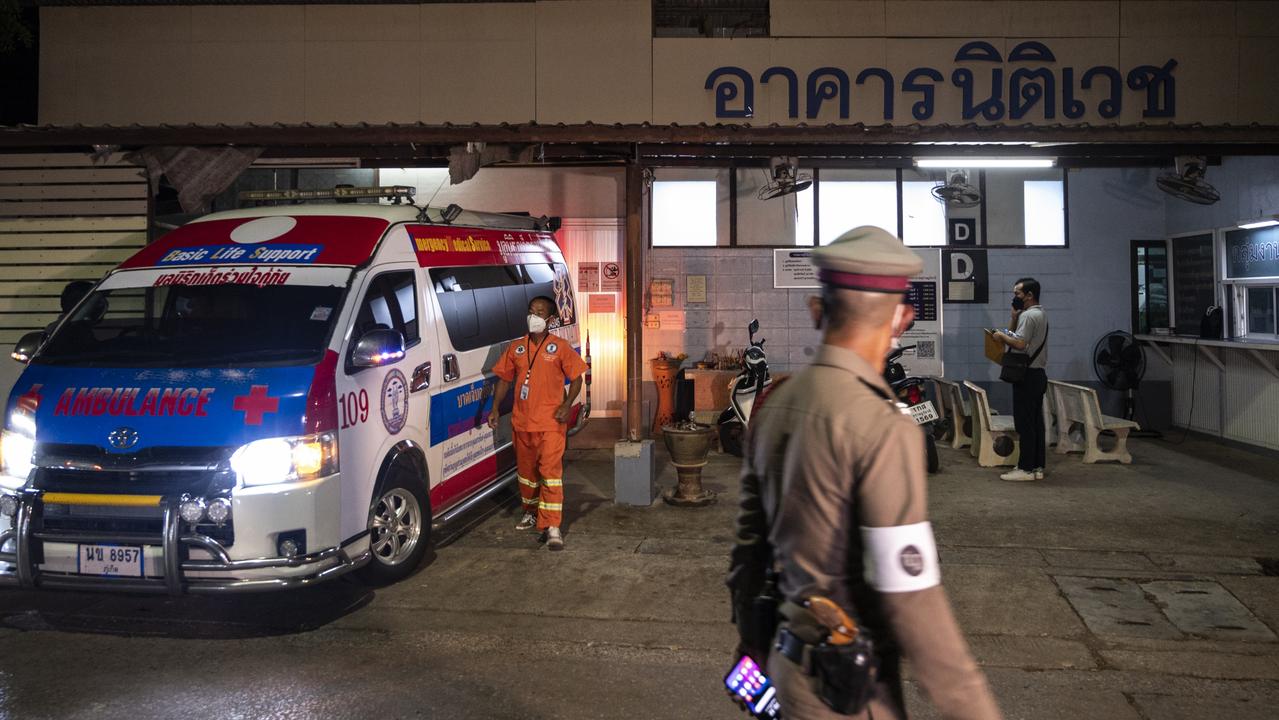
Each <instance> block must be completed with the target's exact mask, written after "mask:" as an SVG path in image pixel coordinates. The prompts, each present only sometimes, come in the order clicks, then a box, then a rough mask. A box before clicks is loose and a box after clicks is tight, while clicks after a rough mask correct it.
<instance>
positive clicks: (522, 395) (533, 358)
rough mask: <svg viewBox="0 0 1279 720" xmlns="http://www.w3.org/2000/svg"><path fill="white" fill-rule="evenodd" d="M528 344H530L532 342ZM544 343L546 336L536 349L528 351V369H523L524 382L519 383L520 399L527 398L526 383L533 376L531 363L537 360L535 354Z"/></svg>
mask: <svg viewBox="0 0 1279 720" xmlns="http://www.w3.org/2000/svg"><path fill="white" fill-rule="evenodd" d="M529 344H530V345H531V344H532V343H529ZM544 344H546V338H542V342H540V343H538V344H537V349H536V350H533V351H532V352H530V353H529V358H528V370H525V371H524V384H523V385H520V399H521V400H528V383H529V380H531V379H532V378H533V364H534V363H536V362H537V354H538V353H539V352H541V350H542V345H544Z"/></svg>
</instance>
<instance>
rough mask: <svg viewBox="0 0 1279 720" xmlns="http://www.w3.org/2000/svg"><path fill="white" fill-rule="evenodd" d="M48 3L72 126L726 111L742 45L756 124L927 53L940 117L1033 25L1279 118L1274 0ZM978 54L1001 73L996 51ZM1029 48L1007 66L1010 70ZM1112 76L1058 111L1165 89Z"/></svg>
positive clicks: (44, 13)
mask: <svg viewBox="0 0 1279 720" xmlns="http://www.w3.org/2000/svg"><path fill="white" fill-rule="evenodd" d="M40 13H41V15H40V17H41V38H40V51H41V58H40V112H39V115H40V122H41V123H52V124H59V125H70V124H74V123H82V124H86V125H97V124H105V123H112V124H129V123H142V124H157V123H188V122H194V123H201V124H212V123H222V122H225V123H247V122H256V123H275V122H283V123H300V122H314V123H329V122H342V123H355V122H370V123H382V122H418V121H421V122H426V123H442V122H454V123H470V122H481V123H498V122H511V123H524V122H529V121H537V122H540V123H558V122H566V123H580V122H586V121H591V122H597V123H615V122H624V123H640V122H655V123H669V122H679V123H699V122H718V121H721V120H719V119H717V118H716V116H715V101H714V93H713V91H711V90H708V89H706V87H705V82H706V79H707V76H708V74H709V73H710V72H711V71H712V70H714V69H715V68H718V67H721V66H726V65H730V66H739V67H742V68H745V69H747V70H749V71H750V72H751V74H752V76H753V77H754V78H755V103H754V110H755V114H754V116H753V117H751V118H749V119H748V121H749V122H751V123H753V124H765V123H769V122H781V123H788V124H794V123H797V122H801V121H802V122H813V121H814V120H815V121H816V122H820V123H826V122H867V123H873V124H879V123H882V122H884V119H883V116H882V104H883V101H882V90H881V87H880V84H879V83H880V81H879V80H876V79H870V80H868V82H867V83H866V84H865V85H854V86H853V87H852V88H851V93H852V98H853V100H852V110H851V115H850V117H849V118H848V119H847V120H841V119H840V118H839V117H838V114H837V111H836V105H837V103H835V102H827V103H825V105H824V106H823V108H822V111H821V113H820V114H819V115H818V116H817V117H816V118H815V119H812V120H810V119H809V118H807V117H806V105H807V103H806V102H805V96H806V94H807V87H806V85H807V83H806V80H807V78H808V74H809V73H810V72H812V71H814V70H816V69H818V68H822V67H826V66H833V67H838V68H842V69H844V70H845V71H847V72H849V74H850V75H851V76H852V77H853V78H854V79H855V77H856V75H857V73H858V72H859V71H860V70H861V69H864V68H868V67H882V68H887V69H888V70H890V71H891V72H892V73H893V78H894V83H895V85H896V90H895V92H894V104H895V106H896V112H895V117H894V119H893V122H895V123H898V124H910V123H913V122H915V120H914V118H913V117H912V116H911V114H910V106H911V104H912V103H914V102H915V101H916V100H918V99H919V93H917V92H904V91H903V90H902V89H901V87H900V86H901V83H902V81H903V79H904V76H905V75H906V73H907V72H909V71H910V70H912V69H914V68H917V67H931V68H935V69H938V70H939V71H940V72H941V73H942V75H943V76H944V77H945V80H943V81H942V82H939V83H937V84H936V95H937V100H936V111H935V114H934V115H933V116H932V117H931V118H928V119H927V120H925V122H927V123H934V124H935V123H956V122H968V120H965V119H964V118H962V117H961V115H960V102H961V101H960V90H959V88H958V87H956V86H955V85H954V84H953V82H951V80H950V73H951V71H952V70H953V69H954V68H955V67H956V61H955V55H956V51H957V50H958V49H959V48H960V47H961V46H962V45H963V44H964V43H965V42H967V41H969V40H985V41H987V42H989V43H991V44H992V45H993V46H994V47H995V48H996V49H997V50H998V51H999V52H1001V53H1002V54H1004V55H1005V56H1006V55H1007V54H1008V53H1009V51H1010V50H1012V48H1013V47H1015V46H1016V45H1017V44H1018V43H1020V42H1022V41H1024V40H1028V39H1035V40H1040V41H1042V42H1044V43H1045V44H1046V45H1047V46H1048V47H1049V48H1050V49H1051V50H1052V52H1053V53H1054V54H1055V56H1056V63H1055V64H1054V63H1047V64H1044V67H1048V68H1050V69H1055V70H1057V71H1060V70H1061V69H1062V68H1065V67H1074V68H1076V71H1077V72H1076V79H1075V82H1076V84H1077V83H1078V82H1079V79H1080V76H1081V75H1082V73H1083V72H1084V70H1086V69H1087V68H1090V67H1092V66H1094V65H1108V66H1113V67H1116V68H1118V69H1119V70H1120V71H1121V72H1123V73H1127V72H1128V71H1129V70H1131V69H1132V68H1133V67H1135V66H1137V65H1141V64H1153V65H1162V64H1163V63H1164V61H1166V60H1167V59H1169V58H1176V59H1177V60H1178V62H1179V65H1178V66H1177V68H1176V70H1175V71H1174V74H1175V77H1176V80H1177V84H1176V92H1177V115H1176V118H1175V119H1176V120H1177V121H1178V122H1203V123H1223V122H1230V123H1248V122H1262V123H1276V122H1279V97H1276V95H1275V93H1273V92H1272V91H1271V85H1272V75H1273V72H1272V68H1274V67H1275V65H1276V63H1279V43H1277V42H1275V38H1276V37H1279V3H1273V2H1244V1H1240V2H1231V1H1220V2H1145V1H1144V0H1142V1H1138V0H1110V1H1089V0H1077V1H1069V2H1067V1H1064V0H1063V1H1051V2H1018V1H1000V2H968V1H933V0H888V1H887V2H879V1H875V2H870V1H862V0H778V1H777V2H774V3H773V6H772V15H771V23H772V36H771V37H767V38H743V39H708V38H657V39H655V38H653V33H652V14H651V4H650V3H649V2H648V0H542V1H539V2H537V3H482V4H445V5H439V4H432V5H359V6H352V5H345V6H344V5H288V6H251V5H249V6H245V5H237V6H234V7H220V6H185V7H154V6H111V7H44V8H41V10H40ZM774 65H780V66H786V67H790V68H793V69H794V70H795V71H796V72H797V73H799V81H800V82H799V85H800V87H799V95H800V117H799V118H795V119H792V118H789V117H788V112H787V105H788V103H787V89H786V83H785V81H784V80H782V79H780V78H775V79H774V80H773V81H772V82H770V83H769V84H762V83H760V82H759V77H760V73H762V71H764V70H765V69H766V68H768V67H771V66H774ZM968 65H969V66H970V67H973V68H974V70H975V71H976V72H977V76H978V78H979V80H978V87H979V90H980V92H985V91H986V84H988V83H989V80H988V79H987V78H988V73H989V69H990V67H992V66H991V65H990V64H988V63H975V64H974V63H968ZM1020 65H1022V66H1024V65H1025V63H1022V64H1020ZM1016 66H1018V64H1005V65H1004V71H1005V79H1004V82H1005V85H1006V84H1007V81H1008V73H1011V71H1012V70H1013V69H1015V67H1016ZM1057 82H1058V83H1059V84H1060V82H1061V74H1060V72H1058V74H1057ZM1101 84H1104V82H1103V83H1099V86H1098V87H1096V88H1093V89H1092V90H1087V91H1085V90H1082V89H1080V90H1079V91H1078V96H1079V97H1080V98H1082V99H1084V100H1086V101H1087V106H1088V108H1089V112H1088V114H1086V115H1085V116H1084V117H1082V118H1080V119H1079V120H1077V121H1074V120H1066V119H1065V118H1064V117H1063V116H1062V115H1061V114H1060V107H1059V108H1058V114H1057V117H1056V118H1055V119H1054V120H1052V121H1051V122H1102V121H1104V122H1113V121H1115V120H1118V121H1120V122H1123V123H1136V122H1140V121H1142V119H1143V118H1142V116H1141V109H1142V108H1143V107H1144V105H1145V103H1144V92H1142V91H1135V90H1130V89H1125V90H1124V108H1123V113H1122V115H1121V116H1120V117H1119V118H1116V119H1115V120H1106V119H1104V118H1101V117H1100V116H1099V115H1097V114H1096V103H1097V101H1098V100H1099V99H1100V98H1101V92H1102V90H1101V88H1100V85H1101ZM1004 90H1005V92H1004V95H1005V98H1004V99H1005V100H1007V99H1008V95H1009V88H1007V87H1005V88H1004ZM1056 90H1057V92H1056V94H1057V95H1058V96H1060V91H1061V88H1060V87H1058V88H1057V89H1056ZM1060 104H1061V99H1060V97H1058V105H1059V106H1060ZM1035 118H1036V114H1035V113H1032V114H1031V115H1030V116H1028V117H1027V118H1024V119H1022V120H1013V119H1009V118H1004V121H1008V122H1034V121H1035ZM977 121H978V122H985V121H984V120H981V119H980V118H979V119H977ZM1038 121H1039V122H1045V118H1044V117H1043V115H1042V112H1040V113H1039V120H1038ZM1160 121H1162V119H1160Z"/></svg>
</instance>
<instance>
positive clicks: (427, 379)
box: [409, 362, 431, 392]
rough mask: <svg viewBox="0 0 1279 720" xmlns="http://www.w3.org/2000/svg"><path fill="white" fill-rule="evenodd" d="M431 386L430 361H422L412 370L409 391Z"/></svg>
mask: <svg viewBox="0 0 1279 720" xmlns="http://www.w3.org/2000/svg"><path fill="white" fill-rule="evenodd" d="M429 387H431V363H429V362H424V363H422V364H421V365H418V366H417V367H416V368H415V369H414V370H413V381H412V382H410V383H409V392H417V391H418V390H425V389H427V388H429Z"/></svg>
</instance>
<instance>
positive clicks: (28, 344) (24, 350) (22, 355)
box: [9, 330, 44, 364]
mask: <svg viewBox="0 0 1279 720" xmlns="http://www.w3.org/2000/svg"><path fill="white" fill-rule="evenodd" d="M43 343H44V332H43V331H41V330H36V331H35V332H29V333H27V334H26V335H23V336H22V337H21V338H20V339H19V340H18V344H17V345H14V346H13V352H11V353H9V357H11V358H13V359H14V360H17V361H18V362H20V363H23V364H26V363H29V362H31V356H32V355H35V354H36V350H39V349H40V345H41V344H43Z"/></svg>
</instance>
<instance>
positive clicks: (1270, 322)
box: [1248, 287, 1275, 335]
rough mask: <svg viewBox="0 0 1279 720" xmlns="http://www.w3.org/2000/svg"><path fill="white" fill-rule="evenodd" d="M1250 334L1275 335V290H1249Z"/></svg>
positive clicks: (1257, 288)
mask: <svg viewBox="0 0 1279 720" xmlns="http://www.w3.org/2000/svg"><path fill="white" fill-rule="evenodd" d="M1248 334H1249V335H1257V334H1262V335H1274V334H1275V288H1272V287H1250V288H1248Z"/></svg>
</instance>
